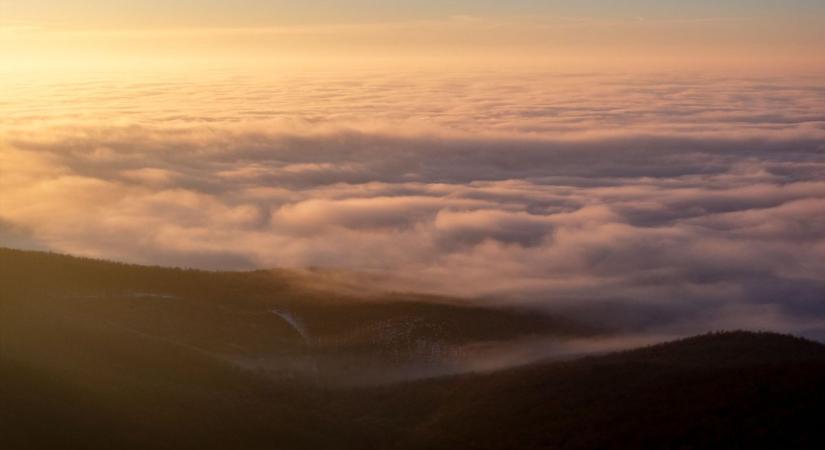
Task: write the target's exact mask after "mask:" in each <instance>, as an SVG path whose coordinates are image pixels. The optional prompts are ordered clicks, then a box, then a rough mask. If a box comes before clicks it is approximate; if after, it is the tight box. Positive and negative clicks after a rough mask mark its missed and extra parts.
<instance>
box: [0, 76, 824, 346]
mask: <svg viewBox="0 0 825 450" xmlns="http://www.w3.org/2000/svg"><path fill="white" fill-rule="evenodd" d="M176 83H179V84H176ZM210 83H211V84H208V85H199V86H189V85H186V84H185V83H181V82H176V81H174V80H172V81H169V80H167V81H164V82H161V83H148V82H146V83H136V84H133V85H128V86H124V85H110V84H107V83H106V82H100V83H96V84H92V85H72V86H52V87H48V86H46V87H42V89H43V90H41V91H39V93H38V95H30V96H26V95H25V92H18V93H16V94H14V95H15V97H13V98H11V97H10V98H6V99H4V100H5V102H4V103H3V105H4V106H3V108H4V109H5V110H6V111H5V112H8V113H9V114H8V115H7V116H6V117H7V118H6V120H5V121H4V123H3V124H2V126H0V133H2V135H1V136H0V137H1V138H2V144H0V145H2V147H0V193H2V194H0V201H1V202H2V208H1V209H0V244H2V245H9V246H15V247H30V248H32V247H33V248H45V249H52V250H56V251H62V252H69V253H75V254H83V255H90V256H99V257H105V258H112V259H117V260H126V261H133V262H140V263H152V264H172V265H184V266H195V267H201V268H220V269H250V268H263V267H275V266H286V267H306V266H320V267H329V268H339V269H347V270H356V271H369V272H374V273H377V274H382V275H384V276H386V278H387V283H388V286H389V287H392V288H395V289H405V290H406V289H409V290H421V291H429V292H436V293H445V294H454V295H461V296H466V297H469V298H473V299H476V301H486V302H502V301H504V302H510V303H518V304H527V305H531V306H534V307H539V308H543V309H548V310H553V311H561V312H565V313H568V314H581V315H585V316H587V317H589V318H591V319H593V320H604V321H605V322H607V321H612V322H620V323H626V324H629V325H632V326H635V327H655V328H666V329H667V332H678V331H679V330H681V329H683V328H685V327H691V326H695V324H697V323H701V324H702V326H704V327H707V328H737V327H744V328H767V329H778V330H783V331H794V332H801V333H809V334H815V333H819V332H821V330H823V329H825V114H823V113H822V112H823V111H825V85H823V84H821V83H817V82H816V80H815V79H805V78H795V79H784V80H778V79H767V78H761V79H760V78H753V77H752V78H745V79H738V78H737V79H734V78H700V79H698V81H697V79H696V78H691V79H686V78H684V79H683V78H679V77H673V76H664V75H662V76H656V77H640V76H613V77H607V76H594V75H575V76H573V75H571V76H559V75H555V76H547V75H531V76H526V75H521V76H518V77H516V76H513V75H506V76H505V75H499V76H496V77H493V76H477V77H471V76H466V75H465V76H463V77H460V78H459V77H453V78H450V77H429V78H426V77H421V78H416V79H399V78H398V77H397V76H384V77H383V78H382V77H379V76H375V77H372V78H364V77H360V78H321V77H316V78H310V79H307V78H295V79H290V80H279V82H278V83H274V84H267V83H264V82H261V81H260V80H257V79H256V80H250V79H227V80H223V81H213V82H210ZM49 89H54V90H61V89H63V91H62V92H64V95H65V99H64V101H63V102H57V101H55V100H54V97H47V96H45V94H43V92H52V91H49ZM91 93H95V97H94V98H90V97H89V95H91ZM150 94H151V95H150ZM192 96H195V98H194V99H193V98H192ZM91 104H95V105H98V106H97V108H91V107H90V106H89V105H91ZM47 105H51V106H50V107H47ZM107 117H111V119H109V120H107ZM818 330H819V331H818Z"/></svg>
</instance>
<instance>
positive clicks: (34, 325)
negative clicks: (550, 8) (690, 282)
mask: <svg viewBox="0 0 825 450" xmlns="http://www.w3.org/2000/svg"><path fill="white" fill-rule="evenodd" d="M305 276H306V274H304V275H301V274H298V273H296V272H290V271H280V270H279V271H255V272H204V271H194V270H182V269H167V268H160V267H143V266H134V265H124V264H117V263H109V262H103V261H96V260H90V259H82V258H74V257H69V256H62V255H57V254H51V253H39V252H24V251H17V250H0V283H1V285H2V291H0V295H2V297H0V308H2V314H0V378H1V379H0V389H2V390H1V391H0V403H2V408H0V441H2V442H0V443H2V447H3V448H7V449H45V448H64V449H70V448H78V449H81V448H82V449H93V448H101V449H103V448H106V449H110V448H122V449H128V448H135V449H138V448H139V449H186V448H192V449H194V448H198V449H209V448H215V449H228V448H237V449H301V448H306V449H322V448H330V449H332V448H335V449H340V448H353V449H363V448H386V449H390V448H396V449H423V448H427V449H438V448H444V449H456V448H462V449H508V448H512V449H532V448H535V449H555V448H559V449H597V448H645V449H649V448H674V449H676V448H678V449H683V448H697V449H698V448H719V449H722V448H724V449H733V448H821V445H822V444H825V436H823V429H822V427H821V426H820V424H819V422H820V420H819V417H820V413H821V409H822V406H823V405H825V385H823V381H825V346H823V345H822V344H819V343H816V342H813V341H808V340H804V339H800V338H795V337H790V336H784V335H777V334H769V333H754V332H744V331H738V332H724V333H714V334H706V335H701V336H698V337H692V338H686V339H679V340H676V341H672V342H669V343H664V344H658V345H650V346H646V345H644V344H646V342H645V341H643V340H636V341H628V342H629V343H626V344H625V346H627V345H632V344H633V343H635V345H637V346H640V347H642V348H640V349H637V350H625V351H619V352H614V353H609V354H608V353H607V350H610V349H615V350H620V349H621V347H613V348H611V347H610V346H605V345H589V346H588V345H584V344H582V343H588V342H589V343H593V342H601V343H605V342H610V339H611V337H615V338H616V339H620V338H621V333H620V332H618V331H616V330H610V329H606V328H601V327H597V326H594V325H592V324H586V323H582V322H581V321H576V320H570V319H565V318H562V317H554V316H549V315H543V314H539V313H536V312H534V311H529V310H520V309H504V308H492V307H482V306H475V305H473V304H468V303H466V302H464V303H462V302H460V301H459V300H457V299H450V298H441V297H433V296H419V295H414V294H399V293H396V294H393V293H387V294H378V293H375V292H374V291H373V290H370V289H368V288H365V290H364V292H365V293H364V294H363V295H362V296H359V295H358V294H357V292H358V290H357V289H356V290H340V289H339V290H336V289H337V288H336V286H335V285H330V286H316V287H315V288H314V289H310V288H308V287H307V280H306V279H302V278H301V277H305ZM309 285H310V286H311V283H310V284H309ZM564 343H578V345H572V344H571V346H568V347H565V346H564V345H563V344H564ZM531 345H532V346H534V347H536V348H553V345H556V346H557V351H555V353H554V352H552V351H549V352H546V353H530V352H527V353H528V355H527V356H524V355H522V357H515V358H512V357H511V358H510V359H507V358H506V357H505V356H506V355H512V354H513V353H518V352H517V350H518V349H520V348H521V349H523V348H524V347H530V346H531ZM497 349H498V350H497ZM562 349H563V350H562ZM588 352H590V353H594V352H595V353H597V354H594V355H592V356H582V355H580V354H582V353H588ZM577 355H579V356H577Z"/></svg>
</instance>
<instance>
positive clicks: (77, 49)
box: [0, 0, 825, 71]
mask: <svg viewBox="0 0 825 450" xmlns="http://www.w3.org/2000/svg"><path fill="white" fill-rule="evenodd" d="M823 30H825V6H823V4H822V2H818V1H813V0H788V1H782V2H778V1H741V0H740V1H728V2H711V1H696V2H676V1H642V0H631V1H593V0H585V1H575V2H573V1H560V0H557V1H553V0H550V1H538V0H519V1H512V2H498V1H430V0H425V1H419V2H401V1H367V0H326V1H314V2H298V1H291V0H289V1H287V0H281V1H265V0H240V1H225V0H206V1H203V0H201V1H184V0H168V1H160V0H151V1H148V0H143V1H125V0H112V1H102V0H93V1H85V2H77V1H73V0H44V1H36V2H34V1H20V0H4V1H3V2H0V50H2V53H0V54H2V55H4V56H3V60H5V61H9V62H8V63H6V64H4V65H5V66H10V65H13V66H17V67H21V66H27V67H28V66H32V67H37V68H43V67H47V68H49V69H56V68H61V69H63V70H67V69H68V68H70V67H71V68H77V67H81V68H88V67H95V68H100V67H104V68H110V67H120V68H122V67H124V66H128V67H130V68H131V67H135V66H137V67H146V66H153V65H169V64H174V63H177V64H178V65H189V66H192V65H199V66H203V65H208V66H213V67H214V66H218V67H225V66H227V65H229V66H231V67H238V66H239V65H241V64H246V65H247V66H248V65H253V66H255V67H259V66H261V65H266V66H271V65H273V64H275V65H279V66H283V65H293V66H294V65H300V66H307V65H311V66H322V67H330V66H332V67H335V68H345V67H352V66H376V65H377V66H388V65H394V66H406V67H410V66H413V67H415V68H421V67H427V66H433V65H437V66H444V65H445V64H447V65H451V66H459V67H468V66H472V67H483V68H490V67H497V68H498V67H501V65H502V63H506V64H507V66H508V67H514V66H515V67H521V66H526V65H532V66H541V67H550V68H553V69H559V68H565V67H580V68H584V69H590V68H597V69H600V70H601V69H606V68H610V69H614V70H637V69H644V70H651V69H677V68H678V69H686V68H692V69H695V68H697V67H698V68H702V69H709V68H717V69H719V68H723V69H728V70H730V69H733V68H740V69H742V68H747V69H753V68H754V67H756V68H759V69H760V70H764V69H767V68H773V69H777V68H778V67H781V68H783V69H788V68H793V69H795V70H808V71H810V70H816V69H818V68H821V67H822V66H823V64H824V63H825V56H823V55H822V52H821V51H820V50H821V48H822V45H823V42H825V31H823ZM777 66H778V67H777Z"/></svg>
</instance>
